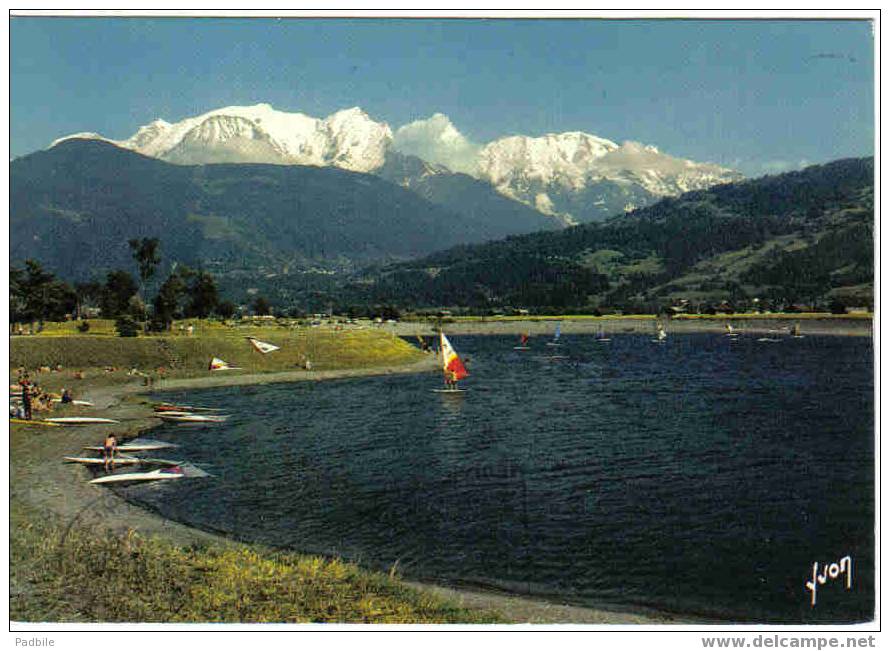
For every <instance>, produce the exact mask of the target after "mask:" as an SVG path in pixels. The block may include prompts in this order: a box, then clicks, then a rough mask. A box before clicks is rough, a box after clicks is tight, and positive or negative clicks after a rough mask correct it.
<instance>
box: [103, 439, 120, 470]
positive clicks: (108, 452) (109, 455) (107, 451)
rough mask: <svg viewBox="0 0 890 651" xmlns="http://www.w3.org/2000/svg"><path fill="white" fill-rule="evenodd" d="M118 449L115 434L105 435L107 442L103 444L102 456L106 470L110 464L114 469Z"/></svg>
mask: <svg viewBox="0 0 890 651" xmlns="http://www.w3.org/2000/svg"><path fill="white" fill-rule="evenodd" d="M116 450H117V439H116V438H115V437H114V434H109V435H108V436H106V437H105V443H104V444H103V445H102V457H103V458H104V460H105V470H106V471H107V470H108V467H109V465H110V466H111V469H112V470H114V453H115V451H116Z"/></svg>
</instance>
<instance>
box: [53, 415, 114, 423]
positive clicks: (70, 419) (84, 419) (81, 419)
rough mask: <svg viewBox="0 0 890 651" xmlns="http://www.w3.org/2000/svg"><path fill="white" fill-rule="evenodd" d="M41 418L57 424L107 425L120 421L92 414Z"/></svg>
mask: <svg viewBox="0 0 890 651" xmlns="http://www.w3.org/2000/svg"><path fill="white" fill-rule="evenodd" d="M43 420H45V421H46V422H47V423H56V424H58V425H109V424H111V423H119V422H120V421H119V420H114V419H113V418H95V417H93V416H62V417H59V418H44V419H43Z"/></svg>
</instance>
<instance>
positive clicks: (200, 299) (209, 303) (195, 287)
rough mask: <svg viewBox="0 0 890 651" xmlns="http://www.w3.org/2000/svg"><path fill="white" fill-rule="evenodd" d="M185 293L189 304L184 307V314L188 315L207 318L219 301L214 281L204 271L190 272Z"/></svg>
mask: <svg viewBox="0 0 890 651" xmlns="http://www.w3.org/2000/svg"><path fill="white" fill-rule="evenodd" d="M187 293H188V295H189V304H188V306H187V307H186V315H187V316H190V317H198V318H201V319H204V318H207V317H208V316H210V314H211V313H212V312H213V310H214V309H216V306H217V304H218V303H219V294H218V293H217V291H216V282H215V281H214V280H213V276H211V275H210V274H209V273H207V272H206V271H197V272H195V273H194V274H192V276H191V278H190V282H189V285H188V289H187Z"/></svg>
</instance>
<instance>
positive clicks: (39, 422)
mask: <svg viewBox="0 0 890 651" xmlns="http://www.w3.org/2000/svg"><path fill="white" fill-rule="evenodd" d="M9 422H10V423H15V424H16V425H40V426H42V427H61V425H59V424H58V423H47V422H46V421H42V420H27V419H25V418H10V419H9Z"/></svg>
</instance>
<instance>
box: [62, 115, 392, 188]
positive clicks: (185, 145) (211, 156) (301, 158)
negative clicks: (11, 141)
mask: <svg viewBox="0 0 890 651" xmlns="http://www.w3.org/2000/svg"><path fill="white" fill-rule="evenodd" d="M68 137H69V138H70V137H92V138H99V139H103V140H108V139H106V138H102V136H100V135H98V134H89V135H88V136H87V135H84V134H77V136H68ZM60 140H61V139H60ZM391 140H392V131H391V130H390V128H389V125H387V124H386V123H383V122H375V121H374V120H372V119H371V118H370V117H369V116H368V115H367V114H366V113H365V112H364V111H362V110H361V109H360V108H358V107H354V108H349V109H345V110H342V111H337V112H336V113H334V114H333V115H331V116H330V117H328V118H326V119H319V118H314V117H311V116H308V115H304V114H303V113H290V112H286V111H279V110H277V109H275V108H273V107H272V106H271V105H270V104H267V103H260V104H253V105H250V106H225V107H223V108H219V109H214V110H212V111H208V112H207V113H203V114H201V115H198V116H195V117H190V118H185V119H184V120H180V121H179V122H172V123H171V122H167V121H166V120H162V119H156V120H154V121H152V122H150V123H149V124H147V125H144V126H142V127H139V129H138V130H137V132H136V133H135V134H134V135H133V136H131V137H130V138H127V139H126V140H121V141H114V140H109V142H112V143H114V144H116V145H118V146H120V147H125V148H127V149H132V150H133V151H137V152H139V153H141V154H145V155H146V156H153V157H155V158H161V159H163V160H169V161H171V162H190V163H214V162H259V161H258V160H257V158H258V157H260V158H262V156H266V157H267V159H268V160H266V162H273V163H281V164H300V165H318V166H325V165H334V166H337V167H343V168H345V169H350V170H355V171H360V172H369V171H371V170H373V169H376V168H378V167H380V166H381V165H382V164H383V160H384V157H385V153H386V149H387V147H388V146H389V143H390V141H391ZM56 142H58V141H56ZM53 144H56V143H53ZM202 147H203V151H202Z"/></svg>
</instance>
